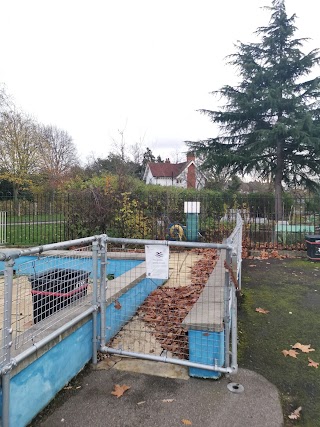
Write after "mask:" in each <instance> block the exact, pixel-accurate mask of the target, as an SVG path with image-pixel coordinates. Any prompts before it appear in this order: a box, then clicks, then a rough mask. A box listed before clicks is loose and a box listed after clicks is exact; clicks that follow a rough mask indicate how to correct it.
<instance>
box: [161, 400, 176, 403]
mask: <svg viewBox="0 0 320 427" xmlns="http://www.w3.org/2000/svg"><path fill="white" fill-rule="evenodd" d="M173 401H174V399H162V401H161V402H164V403H171V402H173Z"/></svg>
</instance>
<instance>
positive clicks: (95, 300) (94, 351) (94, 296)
mask: <svg viewBox="0 0 320 427" xmlns="http://www.w3.org/2000/svg"><path fill="white" fill-rule="evenodd" d="M92 279H93V289H92V304H93V306H98V242H97V241H94V242H93V243H92ZM97 325H98V313H97V310H95V311H94V312H93V313H92V327H93V331H92V363H93V364H94V365H96V364H97V362H98V357H97V356H98V355H97V352H98V328H97Z"/></svg>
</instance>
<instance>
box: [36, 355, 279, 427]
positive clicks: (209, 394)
mask: <svg viewBox="0 0 320 427" xmlns="http://www.w3.org/2000/svg"><path fill="white" fill-rule="evenodd" d="M122 361H123V360H122ZM122 361H121V359H120V358H114V359H112V360H109V361H108V360H107V361H103V362H101V363H100V365H99V364H98V369H97V368H96V369H93V368H91V369H90V370H89V371H88V372H87V373H86V374H85V375H84V376H82V377H81V379H80V380H79V381H80V382H79V381H78V382H77V384H76V386H74V388H73V390H70V392H69V390H68V392H67V393H65V395H64V397H63V402H61V404H58V405H55V410H54V412H53V413H52V414H51V415H48V416H46V415H45V416H43V417H42V420H41V421H39V422H38V423H33V424H32V426H33V427H36V426H39V427H40V426H41V427H57V426H59V427H61V426H68V427H88V426H95V427H105V426H112V427H174V426H177V427H178V426H183V425H192V426H193V427H237V426H239V427H240V426H241V427H258V426H259V427H280V426H282V425H283V415H282V410H281V404H280V399H279V394H278V391H277V389H276V387H275V386H274V385H272V384H271V383H270V382H268V381H267V380H266V379H265V378H264V377H262V376H261V375H259V374H256V373H254V372H252V371H249V370H245V369H240V370H239V372H238V374H237V375H235V376H232V377H229V378H226V377H224V378H222V379H220V380H218V381H214V380H203V379H197V378H189V377H188V375H187V371H184V368H182V369H177V367H176V366H175V367H172V365H169V364H166V367H164V366H160V365H163V364H159V363H157V362H149V361H148V362H146V361H140V360H134V361H131V362H129V359H127V360H126V361H124V365H126V364H127V367H125V366H124V365H123V363H122ZM121 363H122V368H121V367H120V366H121ZM134 365H136V366H135V367H134ZM127 369H129V370H127ZM134 371H136V372H134ZM145 372H148V373H145ZM156 374H157V375H156ZM229 383H235V384H236V387H235V388H234V389H233V390H234V392H233V391H229V389H228V387H227V386H228V384H229ZM115 384H119V385H127V386H129V387H130V389H129V390H127V391H126V392H125V393H124V394H123V396H122V397H120V398H117V397H116V396H114V395H112V394H111V392H112V391H113V389H114V385H115ZM241 386H243V388H244V390H243V391H242V392H239V391H240V390H241V388H242V387H241ZM237 391H238V392H237Z"/></svg>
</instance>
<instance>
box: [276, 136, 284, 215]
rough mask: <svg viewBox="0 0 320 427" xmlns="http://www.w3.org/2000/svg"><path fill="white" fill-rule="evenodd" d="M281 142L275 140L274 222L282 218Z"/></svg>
mask: <svg viewBox="0 0 320 427" xmlns="http://www.w3.org/2000/svg"><path fill="white" fill-rule="evenodd" d="M282 147H283V144H282V141H281V140H279V141H278V142H277V166H276V173H275V177H274V190H275V207H274V212H275V220H276V222H278V221H282V220H283V208H282V178H283V148H282Z"/></svg>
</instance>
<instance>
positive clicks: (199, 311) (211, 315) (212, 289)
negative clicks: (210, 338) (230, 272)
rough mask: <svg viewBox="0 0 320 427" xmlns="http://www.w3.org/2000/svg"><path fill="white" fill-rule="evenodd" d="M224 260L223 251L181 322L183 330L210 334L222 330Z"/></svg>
mask: <svg viewBox="0 0 320 427" xmlns="http://www.w3.org/2000/svg"><path fill="white" fill-rule="evenodd" d="M225 259H226V255H225V251H222V252H221V253H220V255H219V259H218V262H217V264H216V266H215V268H214V270H213V272H212V273H211V275H210V277H209V279H208V281H207V283H206V285H205V287H204V289H203V292H202V293H201V295H200V297H199V299H198V301H197V302H196V303H195V304H194V306H193V308H192V309H191V310H190V311H189V313H188V315H187V316H186V318H185V319H184V321H183V322H182V326H183V327H184V328H187V329H188V330H189V329H195V330H198V331H212V332H222V331H223V330H224V328H223V316H224V298H225V295H224V292H225V286H224V281H225V275H224V271H225V268H224V261H225Z"/></svg>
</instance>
